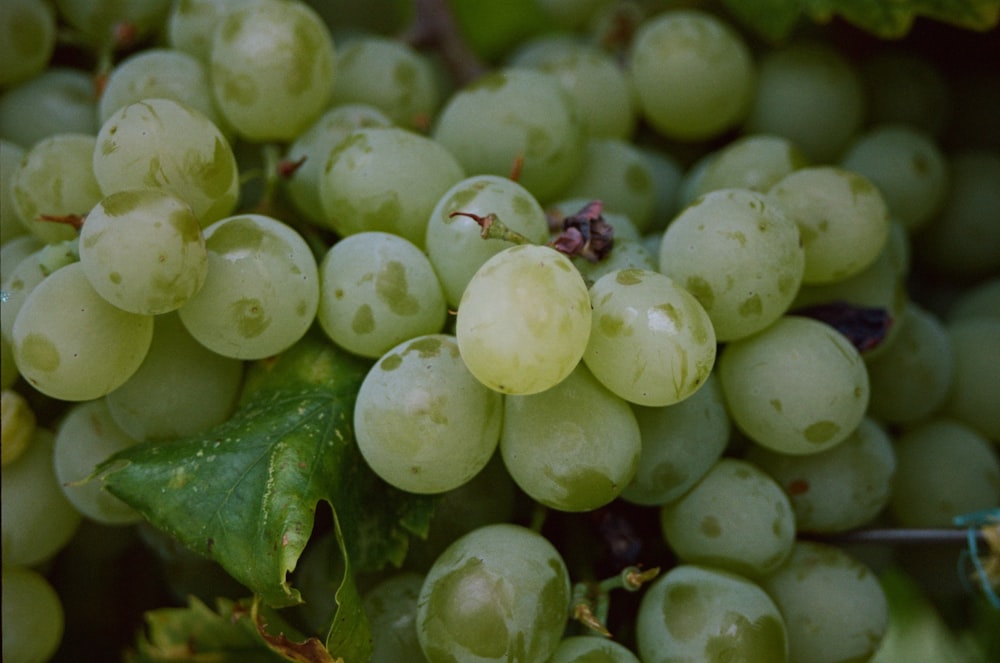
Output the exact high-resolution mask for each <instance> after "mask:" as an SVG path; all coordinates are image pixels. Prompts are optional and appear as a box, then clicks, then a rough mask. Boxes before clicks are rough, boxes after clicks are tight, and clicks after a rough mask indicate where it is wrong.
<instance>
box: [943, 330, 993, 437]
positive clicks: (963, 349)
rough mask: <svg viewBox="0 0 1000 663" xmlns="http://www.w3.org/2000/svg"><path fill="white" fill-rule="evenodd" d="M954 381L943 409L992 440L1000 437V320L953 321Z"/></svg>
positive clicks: (950, 337)
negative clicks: (999, 385) (998, 381)
mask: <svg viewBox="0 0 1000 663" xmlns="http://www.w3.org/2000/svg"><path fill="white" fill-rule="evenodd" d="M946 330H947V333H948V339H949V340H950V342H951V343H950V344H951V348H952V351H953V352H954V357H955V374H954V382H953V383H952V385H951V390H950V392H949V394H948V397H947V400H946V401H945V404H944V407H943V411H944V412H945V413H947V414H948V415H950V416H952V417H954V418H956V419H958V420H960V421H963V422H964V423H967V424H969V425H970V426H972V427H973V428H975V429H977V430H978V431H979V432H980V433H982V434H983V435H985V436H986V437H988V438H990V439H991V440H1000V390H998V389H997V375H1000V321H998V320H996V319H990V318H978V319H977V318H973V319H969V320H965V321H961V320H960V321H956V322H952V323H949V324H948V326H947V328H946Z"/></svg>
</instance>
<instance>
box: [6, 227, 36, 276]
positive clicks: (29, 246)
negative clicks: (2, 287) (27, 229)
mask: <svg viewBox="0 0 1000 663" xmlns="http://www.w3.org/2000/svg"><path fill="white" fill-rule="evenodd" d="M43 246H44V243H43V242H42V240H41V239H39V238H38V237H35V236H34V235H30V234H23V235H18V236H17V237H12V238H11V239H10V240H8V241H5V242H3V245H2V246H0V282H2V281H6V280H7V277H8V276H10V274H11V272H13V271H14V268H15V267H17V266H18V265H19V264H20V263H21V261H22V260H24V259H25V258H27V257H28V256H30V255H31V254H32V253H35V252H36V251H38V250H39V249H40V248H42V247H43Z"/></svg>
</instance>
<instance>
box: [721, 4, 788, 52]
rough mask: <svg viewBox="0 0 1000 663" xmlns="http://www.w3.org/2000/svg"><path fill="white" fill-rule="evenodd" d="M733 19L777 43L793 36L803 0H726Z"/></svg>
mask: <svg viewBox="0 0 1000 663" xmlns="http://www.w3.org/2000/svg"><path fill="white" fill-rule="evenodd" d="M725 5H726V9H727V10H728V11H729V13H730V14H732V15H733V17H734V18H735V19H736V20H737V21H739V22H740V23H742V24H743V25H745V26H746V27H748V28H750V29H751V30H753V31H754V32H756V33H757V34H759V35H760V36H762V37H764V38H765V39H767V40H769V41H772V42H777V41H781V40H782V39H784V38H785V37H787V36H788V35H790V34H791V32H792V29H793V28H794V27H795V24H796V22H797V21H798V19H799V15H800V14H801V5H802V0H725Z"/></svg>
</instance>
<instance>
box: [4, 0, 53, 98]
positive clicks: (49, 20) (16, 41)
mask: <svg viewBox="0 0 1000 663" xmlns="http://www.w3.org/2000/svg"><path fill="white" fill-rule="evenodd" d="M0 30H2V33H3V39H0V62H3V69H2V71H0V87H4V88H6V87H10V86H11V85H16V84H17V83H20V82H22V81H25V80H28V79H30V78H33V77H34V76H37V75H38V74H41V73H42V70H44V69H45V67H46V66H47V65H48V64H49V59H50V58H51V57H52V52H53V51H54V50H55V45H56V14H55V12H54V11H52V7H51V6H50V5H49V4H48V3H46V2H43V1H42V0H9V1H8V2H4V3H3V6H0Z"/></svg>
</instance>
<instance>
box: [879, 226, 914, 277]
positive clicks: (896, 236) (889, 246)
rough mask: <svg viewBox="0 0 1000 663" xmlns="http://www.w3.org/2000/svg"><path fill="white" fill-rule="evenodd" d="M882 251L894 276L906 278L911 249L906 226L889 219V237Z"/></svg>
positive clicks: (910, 260)
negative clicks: (890, 265) (894, 271)
mask: <svg viewBox="0 0 1000 663" xmlns="http://www.w3.org/2000/svg"><path fill="white" fill-rule="evenodd" d="M883 250H884V251H885V252H886V253H887V254H888V258H889V261H890V262H891V263H892V266H893V269H895V270H896V274H898V275H899V277H900V278H901V279H906V278H908V277H909V275H910V263H911V262H912V253H913V249H912V247H911V246H910V233H909V232H908V231H907V230H906V226H904V225H903V224H902V223H900V222H899V221H896V220H894V219H889V237H888V238H887V239H886V241H885V247H884V249H883ZM877 260H878V259H877V258H876V261H877Z"/></svg>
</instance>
